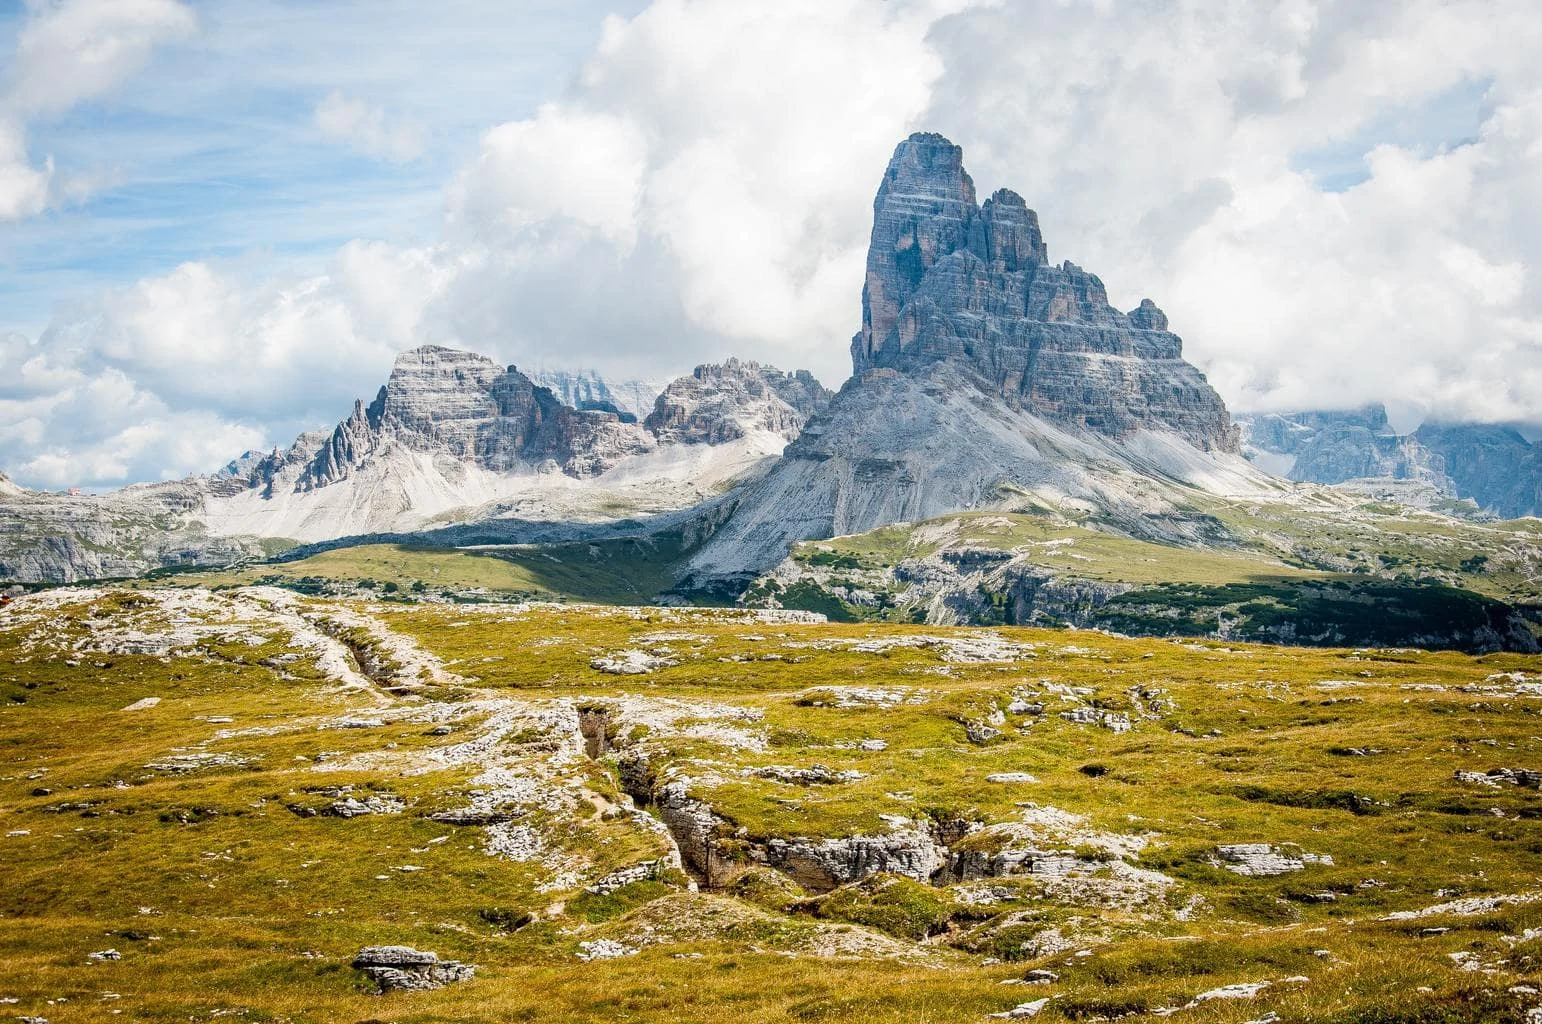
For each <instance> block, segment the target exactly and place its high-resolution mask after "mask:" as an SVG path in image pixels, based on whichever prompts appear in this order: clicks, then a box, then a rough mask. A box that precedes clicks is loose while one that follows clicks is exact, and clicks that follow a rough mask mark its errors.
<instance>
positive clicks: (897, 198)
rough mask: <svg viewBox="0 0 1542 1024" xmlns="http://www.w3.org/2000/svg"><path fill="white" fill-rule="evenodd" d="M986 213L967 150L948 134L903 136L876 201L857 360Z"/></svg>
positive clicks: (867, 355) (876, 344)
mask: <svg viewBox="0 0 1542 1024" xmlns="http://www.w3.org/2000/svg"><path fill="white" fill-rule="evenodd" d="M978 215H979V209H978V207H977V206H976V204H975V196H974V179H972V178H970V177H969V174H968V172H966V171H965V170H964V151H963V150H962V149H960V148H959V147H958V146H955V145H953V143H951V142H949V141H948V140H947V139H945V138H943V137H942V136H941V135H936V134H931V133H922V132H917V133H916V134H914V135H912V136H911V137H910V138H908V139H906V140H905V141H904V142H901V143H900V144H899V146H898V147H897V148H896V149H895V150H894V156H893V157H892V158H890V160H889V167H888V169H887V170H886V171H884V175H883V183H882V184H880V185H879V186H878V197H877V198H876V199H874V200H873V235H872V241H871V242H870V243H869V245H868V250H867V280H866V283H865V284H864V285H863V287H862V333H861V334H859V335H857V337H856V338H855V339H853V340H852V359H853V361H854V362H855V363H856V364H857V365H858V366H859V367H863V366H865V365H867V364H869V363H871V362H872V361H873V360H874V356H875V353H876V352H877V351H878V350H879V349H880V348H881V347H882V346H883V345H884V344H885V342H886V341H887V339H888V338H889V337H890V336H891V335H892V333H893V331H894V329H895V325H896V322H897V321H898V319H899V313H900V310H901V309H902V308H903V307H904V305H905V303H906V302H907V301H908V300H909V299H910V296H911V295H912V294H913V293H914V292H915V290H916V287H917V286H918V285H919V284H920V283H921V280H922V279H923V278H924V277H925V276H926V272H927V271H928V270H930V269H931V268H932V266H933V265H935V264H936V262H937V261H938V260H939V259H941V258H942V257H944V256H946V255H948V254H949V253H951V252H954V251H956V250H958V249H961V248H963V247H964V246H966V245H968V244H969V232H970V229H971V227H972V226H973V224H974V220H975V218H976V217H977V216H978Z"/></svg>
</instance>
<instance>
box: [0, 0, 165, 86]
mask: <svg viewBox="0 0 1542 1024" xmlns="http://www.w3.org/2000/svg"><path fill="white" fill-rule="evenodd" d="M27 8H28V12H29V18H28V21H27V24H26V25H24V26H23V27H22V30H21V34H20V35H19V36H18V37H17V42H16V65H15V71H14V74H15V81H14V83H13V85H12V87H11V97H10V98H11V103H12V104H13V105H14V106H15V108H16V109H18V110H20V111H22V112H23V113H26V114H57V113H61V112H62V111H65V110H68V109H69V108H70V107H73V106H74V105H75V104H77V103H79V102H81V101H82V100H88V99H93V98H95V97H97V96H101V95H103V94H105V93H107V92H109V91H111V90H112V89H113V88H115V87H116V86H117V85H118V84H119V83H120V82H122V81H123V80H124V79H125V78H127V77H128V76H129V75H132V74H133V73H134V72H136V71H138V70H139V69H140V68H141V67H142V66H143V65H144V63H145V61H146V60H148V59H149V57H150V52H151V51H152V50H153V49H154V48H155V47H156V46H158V45H160V44H161V43H164V42H166V41H168V40H172V39H178V38H185V37H186V36H188V35H191V34H192V32H193V29H194V27H195V25H196V19H195V18H194V16H193V12H192V10H191V8H189V7H188V6H187V5H186V4H183V3H181V2H180V0H27Z"/></svg>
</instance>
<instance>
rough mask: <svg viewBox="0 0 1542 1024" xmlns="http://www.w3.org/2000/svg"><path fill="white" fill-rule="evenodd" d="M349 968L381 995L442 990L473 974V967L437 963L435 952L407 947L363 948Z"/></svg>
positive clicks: (448, 962)
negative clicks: (376, 988)
mask: <svg viewBox="0 0 1542 1024" xmlns="http://www.w3.org/2000/svg"><path fill="white" fill-rule="evenodd" d="M353 969H354V970H356V971H361V972H363V973H364V974H365V975H366V976H368V977H369V979H370V980H371V981H373V982H374V983H375V984H377V985H379V986H380V991H381V992H382V993H384V992H391V991H395V990H404V991H409V992H416V991H424V990H427V989H435V988H443V987H444V986H446V985H449V984H451V983H453V982H457V981H466V980H468V979H469V978H471V976H472V975H474V974H476V967H475V965H473V964H465V963H461V962H460V961H458V960H440V959H439V956H438V954H436V953H430V952H426V951H423V950H417V949H413V948H412V947H411V946H366V947H364V948H363V949H361V950H359V954H358V956H356V957H354V958H353Z"/></svg>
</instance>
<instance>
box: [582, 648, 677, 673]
mask: <svg viewBox="0 0 1542 1024" xmlns="http://www.w3.org/2000/svg"><path fill="white" fill-rule="evenodd" d="M678 664H680V663H679V662H678V661H676V660H674V659H673V658H666V657H661V656H659V655H655V654H649V653H648V652H647V651H640V650H637V649H636V648H628V649H627V650H624V651H617V652H616V653H615V654H611V655H607V656H605V657H602V658H594V659H592V660H591V661H590V662H589V667H590V668H592V669H594V670H595V671H597V672H605V673H608V674H610V675H613V676H641V675H647V674H648V673H649V672H654V671H656V670H658V669H661V668H670V667H671V666H674V665H678Z"/></svg>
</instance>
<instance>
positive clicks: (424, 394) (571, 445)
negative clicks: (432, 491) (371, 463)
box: [298, 345, 652, 490]
mask: <svg viewBox="0 0 1542 1024" xmlns="http://www.w3.org/2000/svg"><path fill="white" fill-rule="evenodd" d="M392 443H396V444H401V445H404V446H406V447H408V448H411V449H415V450H419V451H426V452H435V453H443V454H445V455H448V456H449V457H451V458H453V459H456V460H458V461H462V462H469V463H473V464H475V465H477V466H480V467H481V468H483V469H488V470H492V471H494V472H514V471H518V470H526V471H530V470H534V469H538V468H541V467H553V468H557V469H559V470H560V471H561V472H563V473H566V474H568V475H569V476H580V477H581V476H593V475H596V474H598V473H602V472H604V471H605V470H606V469H609V468H610V467H611V466H613V465H615V464H616V463H617V462H619V461H620V460H621V459H623V458H625V457H626V456H628V455H634V454H638V453H640V452H643V451H646V450H648V449H649V448H651V447H652V444H651V443H650V441H649V439H648V438H646V437H645V436H644V435H642V434H640V433H638V432H637V431H635V430H627V429H625V425H623V424H622V423H621V418H620V417H619V416H618V415H617V414H616V413H613V412H604V411H597V410H596V411H579V410H577V409H575V408H573V407H572V406H568V405H564V404H563V403H562V402H561V400H559V399H558V398H557V396H556V395H554V394H552V392H551V391H550V390H548V389H547V388H542V387H537V386H536V385H535V384H534V383H532V382H531V380H530V378H529V377H526V376H525V375H524V374H522V373H520V372H519V371H518V370H517V369H516V368H514V367H512V366H510V367H508V368H506V369H505V368H504V367H501V366H499V365H498V364H497V363H495V362H493V361H492V360H491V359H488V358H487V357H485V356H480V355H476V354H475V353H472V352H462V351H459V350H456V349H448V348H441V347H439V346H435V345H425V346H423V347H422V348H416V349H413V350H412V351H410V352H407V353H404V354H403V355H402V356H401V357H399V358H398V359H397V360H396V366H395V367H394V368H392V370H391V377H390V380H388V381H387V382H386V383H385V385H384V386H383V387H381V389H380V392H379V394H377V395H376V396H375V400H374V401H373V402H371V403H370V404H369V405H368V406H366V405H364V403H363V402H356V403H354V409H353V414H352V415H351V416H349V417H348V419H346V420H344V421H343V422H342V423H340V424H338V427H337V429H336V430H335V431H334V432H333V434H332V437H331V438H330V439H329V440H328V441H327V443H326V444H324V445H323V446H322V447H321V450H320V451H319V452H317V454H316V457H315V458H314V460H313V461H312V462H311V463H310V465H308V466H307V467H306V469H305V472H304V473H303V474H302V475H301V477H300V480H299V483H298V486H299V487H300V488H301V489H305V490H309V489H313V488H316V487H325V486H326V485H327V484H330V483H334V482H335V481H337V480H340V479H342V478H343V477H345V476H347V475H348V474H349V473H350V472H352V471H353V469H354V468H356V467H358V466H360V465H362V464H363V463H365V462H367V461H368V460H369V459H370V458H371V456H373V455H376V454H377V453H379V452H380V451H381V450H382V449H383V448H385V447H386V446H388V445H390V444H392Z"/></svg>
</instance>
